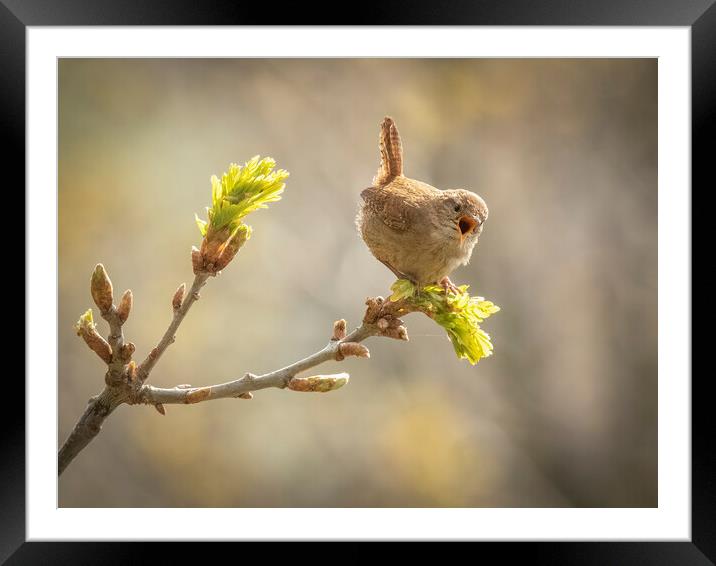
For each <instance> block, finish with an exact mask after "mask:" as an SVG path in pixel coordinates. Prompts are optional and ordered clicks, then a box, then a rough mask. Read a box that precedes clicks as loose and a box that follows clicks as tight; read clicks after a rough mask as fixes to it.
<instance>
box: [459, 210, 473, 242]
mask: <svg viewBox="0 0 716 566" xmlns="http://www.w3.org/2000/svg"><path fill="white" fill-rule="evenodd" d="M476 227H477V218H475V217H474V216H472V215H468V214H466V215H464V216H461V217H460V219H459V220H458V221H457V229H458V231H459V232H460V242H462V241H463V240H465V238H467V237H468V236H469V235H470V234H471V233H472V231H473V230H474V229H475V228H476Z"/></svg>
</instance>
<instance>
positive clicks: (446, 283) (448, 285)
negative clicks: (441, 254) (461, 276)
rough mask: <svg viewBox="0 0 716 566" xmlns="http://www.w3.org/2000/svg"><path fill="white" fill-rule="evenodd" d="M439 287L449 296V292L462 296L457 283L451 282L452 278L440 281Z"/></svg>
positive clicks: (446, 277)
mask: <svg viewBox="0 0 716 566" xmlns="http://www.w3.org/2000/svg"><path fill="white" fill-rule="evenodd" d="M438 285H440V286H441V287H442V288H443V289H444V290H445V294H446V295H447V294H448V291H451V292H452V293H453V294H454V295H459V294H460V289H459V288H458V286H457V285H455V283H453V282H452V281H450V278H449V277H448V276H447V275H446V276H445V277H443V278H442V279H441V280H440V281H438Z"/></svg>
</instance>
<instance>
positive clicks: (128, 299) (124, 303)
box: [117, 289, 134, 324]
mask: <svg viewBox="0 0 716 566" xmlns="http://www.w3.org/2000/svg"><path fill="white" fill-rule="evenodd" d="M133 302H134V297H133V296H132V291H131V289H127V290H126V291H125V292H124V295H122V300H120V301H119V306H118V307H117V316H118V317H119V322H121V323H122V324H124V323H125V322H127V319H128V318H129V313H130V312H132V303H133Z"/></svg>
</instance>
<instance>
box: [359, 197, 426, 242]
mask: <svg viewBox="0 0 716 566" xmlns="http://www.w3.org/2000/svg"><path fill="white" fill-rule="evenodd" d="M360 196H361V197H363V203H364V205H363V206H365V207H366V208H368V209H369V210H370V211H371V212H372V213H373V214H375V215H376V216H377V217H378V218H380V219H381V220H382V221H383V223H384V224H386V225H387V226H389V227H391V228H393V229H394V230H398V231H401V232H402V231H405V230H407V229H408V228H410V226H411V224H412V221H413V216H414V215H415V208H414V206H412V203H410V202H406V200H405V198H404V197H402V196H401V195H399V194H396V193H395V192H393V191H391V190H388V189H385V188H378V187H368V188H367V189H365V190H363V191H362V192H361V194H360Z"/></svg>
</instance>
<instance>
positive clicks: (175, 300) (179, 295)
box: [172, 283, 186, 311]
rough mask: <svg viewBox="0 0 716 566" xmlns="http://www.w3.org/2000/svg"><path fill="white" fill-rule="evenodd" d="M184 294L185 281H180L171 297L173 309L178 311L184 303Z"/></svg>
mask: <svg viewBox="0 0 716 566" xmlns="http://www.w3.org/2000/svg"><path fill="white" fill-rule="evenodd" d="M184 295H186V283H182V284H181V285H179V287H178V288H177V290H176V291H174V296H173V297H172V308H173V309H174V310H175V311H178V310H179V309H180V308H181V306H182V304H183V303H184Z"/></svg>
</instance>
